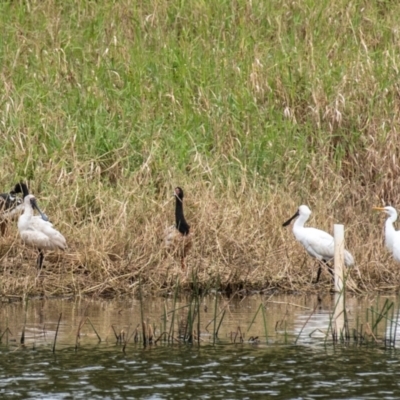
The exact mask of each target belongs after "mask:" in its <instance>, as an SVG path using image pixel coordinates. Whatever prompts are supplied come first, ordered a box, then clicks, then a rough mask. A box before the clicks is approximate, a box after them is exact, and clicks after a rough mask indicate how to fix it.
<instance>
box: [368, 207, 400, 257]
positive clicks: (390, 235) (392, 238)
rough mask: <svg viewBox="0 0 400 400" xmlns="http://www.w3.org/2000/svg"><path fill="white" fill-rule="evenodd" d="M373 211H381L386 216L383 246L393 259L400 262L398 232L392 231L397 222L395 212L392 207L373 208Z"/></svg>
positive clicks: (399, 233) (399, 234)
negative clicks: (384, 245)
mask: <svg viewBox="0 0 400 400" xmlns="http://www.w3.org/2000/svg"><path fill="white" fill-rule="evenodd" d="M373 209H374V210H377V211H382V212H384V213H386V214H387V215H388V218H387V219H386V222H385V244H386V247H387V248H388V249H389V251H390V252H391V253H392V254H393V258H394V259H395V260H396V261H398V262H400V231H396V230H395V229H394V225H393V223H394V222H396V220H397V211H396V209H395V208H394V207H391V206H386V207H373Z"/></svg>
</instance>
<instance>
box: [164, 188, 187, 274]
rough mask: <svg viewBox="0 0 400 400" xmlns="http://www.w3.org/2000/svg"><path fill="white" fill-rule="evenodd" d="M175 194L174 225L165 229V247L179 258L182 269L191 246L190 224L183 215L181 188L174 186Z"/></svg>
mask: <svg viewBox="0 0 400 400" xmlns="http://www.w3.org/2000/svg"><path fill="white" fill-rule="evenodd" d="M174 196H175V225H172V226H170V227H168V228H167V229H166V230H165V247H166V248H167V250H169V251H171V252H173V253H174V254H175V255H176V256H178V257H180V259H181V266H182V269H185V257H186V256H187V254H188V252H189V250H190V248H191V247H192V235H191V233H190V226H189V224H188V223H187V222H186V219H185V216H184V215H183V197H184V194H183V190H182V188H180V187H176V188H175V190H174Z"/></svg>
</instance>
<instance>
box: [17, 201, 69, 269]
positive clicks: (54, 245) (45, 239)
mask: <svg viewBox="0 0 400 400" xmlns="http://www.w3.org/2000/svg"><path fill="white" fill-rule="evenodd" d="M34 209H36V210H37V211H38V212H39V214H40V216H35V215H33V212H34ZM18 230H19V234H20V236H21V239H22V241H23V242H24V243H26V244H27V245H29V246H31V247H35V248H37V249H38V251H39V257H38V261H37V265H38V268H39V269H40V268H42V265H43V258H44V254H43V250H56V249H60V250H65V249H66V248H67V242H66V240H65V237H64V236H63V235H62V234H61V233H60V232H59V231H57V230H56V229H54V228H53V224H52V223H50V222H49V221H48V220H47V217H46V215H45V214H43V213H42V211H41V210H40V208H39V206H38V205H37V203H36V199H35V196H33V195H31V194H29V195H27V196H25V199H24V213H23V214H22V215H21V216H20V217H19V219H18Z"/></svg>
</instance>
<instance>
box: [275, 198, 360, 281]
mask: <svg viewBox="0 0 400 400" xmlns="http://www.w3.org/2000/svg"><path fill="white" fill-rule="evenodd" d="M310 215H311V210H310V209H309V208H308V207H307V206H306V205H301V206H300V207H299V209H298V210H297V211H296V213H295V214H294V215H293V216H292V217H291V218H289V219H288V220H287V221H286V222H285V223H284V224H283V226H288V225H289V224H290V223H291V222H292V220H294V219H295V218H297V220H296V221H295V223H294V224H293V233H294V236H295V238H296V239H297V240H298V241H299V242H300V243H301V244H302V245H303V247H304V248H305V249H306V251H307V253H308V254H309V255H310V256H312V257H314V258H316V259H317V260H320V261H322V262H324V263H325V264H327V263H328V262H329V261H331V260H333V257H334V254H335V243H334V239H333V236H332V235H330V234H329V233H327V232H325V231H322V230H320V229H316V228H310V227H305V226H304V224H305V223H306V221H307V220H308V218H309V217H310ZM344 263H345V264H346V266H347V267H351V266H352V265H354V258H353V256H352V255H351V254H350V253H349V252H348V251H347V250H345V251H344ZM327 267H328V270H329V272H330V273H331V274H333V272H332V269H331V268H330V267H329V266H328V265H327ZM321 269H322V267H321V265H320V266H319V269H318V274H317V279H316V280H315V282H314V283H317V282H318V281H319V278H320V275H321Z"/></svg>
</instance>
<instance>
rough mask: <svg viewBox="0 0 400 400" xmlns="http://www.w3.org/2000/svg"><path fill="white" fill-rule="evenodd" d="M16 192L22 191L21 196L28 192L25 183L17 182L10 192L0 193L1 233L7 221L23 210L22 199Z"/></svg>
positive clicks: (4, 230) (3, 231)
mask: <svg viewBox="0 0 400 400" xmlns="http://www.w3.org/2000/svg"><path fill="white" fill-rule="evenodd" d="M18 193H23V197H25V196H27V195H28V194H29V191H28V187H27V186H26V184H25V183H23V182H20V183H17V184H16V185H15V187H14V189H12V190H11V191H10V193H0V232H1V235H4V234H5V232H6V228H7V223H8V221H9V220H10V219H12V218H13V217H15V216H17V215H18V214H20V213H21V212H22V211H23V210H24V202H23V199H21V198H20V197H18V196H17V194H18Z"/></svg>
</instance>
